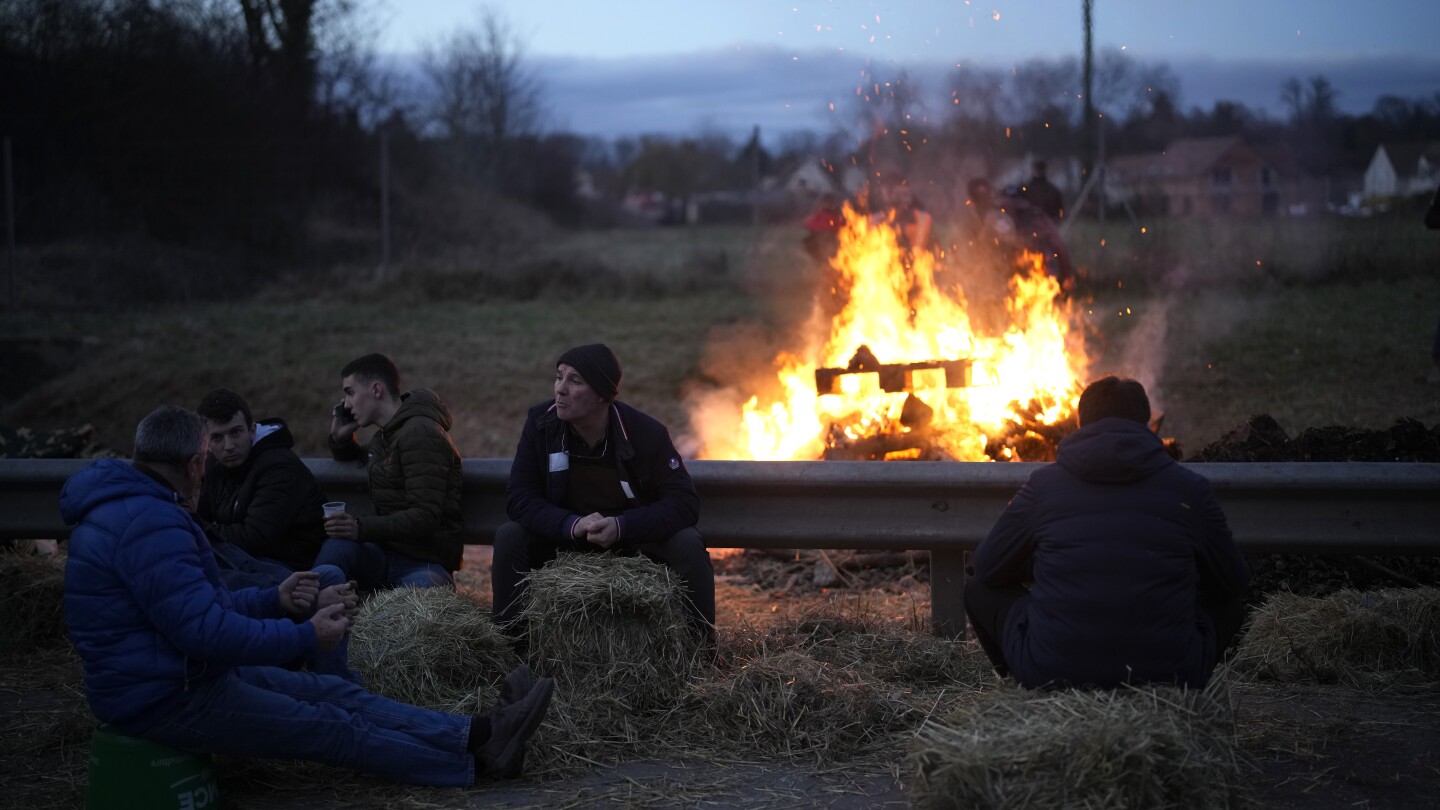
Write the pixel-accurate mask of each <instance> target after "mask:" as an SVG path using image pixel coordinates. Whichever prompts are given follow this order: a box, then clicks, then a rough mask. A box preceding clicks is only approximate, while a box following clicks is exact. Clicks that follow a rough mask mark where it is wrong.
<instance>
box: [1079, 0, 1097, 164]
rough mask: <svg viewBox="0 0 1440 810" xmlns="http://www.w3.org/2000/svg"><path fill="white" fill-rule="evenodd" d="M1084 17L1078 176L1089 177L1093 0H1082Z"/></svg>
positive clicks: (1092, 150)
mask: <svg viewBox="0 0 1440 810" xmlns="http://www.w3.org/2000/svg"><path fill="white" fill-rule="evenodd" d="M1084 3H1085V6H1084V17H1085V82H1084V83H1085V90H1084V93H1085V112H1084V117H1085V122H1084V125H1083V126H1082V127H1081V129H1080V132H1081V144H1080V149H1081V154H1080V176H1081V177H1082V178H1084V179H1085V180H1089V179H1090V173H1091V172H1093V171H1095V130H1096V118H1095V37H1094V31H1095V11H1094V0H1084Z"/></svg>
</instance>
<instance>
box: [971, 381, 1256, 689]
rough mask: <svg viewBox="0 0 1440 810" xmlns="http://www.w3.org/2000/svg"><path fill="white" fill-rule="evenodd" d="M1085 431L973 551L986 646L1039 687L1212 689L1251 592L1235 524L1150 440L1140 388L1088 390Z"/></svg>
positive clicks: (977, 613) (1204, 487)
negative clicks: (1151, 685)
mask: <svg viewBox="0 0 1440 810" xmlns="http://www.w3.org/2000/svg"><path fill="white" fill-rule="evenodd" d="M1079 420H1080V429H1079V430H1077V431H1075V432H1074V433H1072V434H1070V435H1069V436H1066V437H1065V438H1064V439H1063V440H1062V441H1061V442H1060V446H1059V448H1058V450H1057V452H1056V461H1055V462H1054V463H1052V464H1047V465H1045V466H1044V467H1042V468H1040V469H1038V470H1036V471H1035V472H1034V473H1033V474H1032V475H1031V476H1030V479H1029V481H1027V482H1026V483H1025V485H1024V486H1023V487H1022V488H1021V489H1020V491H1019V493H1017V494H1016V495H1015V497H1014V498H1013V499H1012V500H1011V501H1010V504H1009V506H1007V507H1006V508H1005V511H1004V513H1003V514H1002V515H1001V516H1000V519H999V520H998V521H997V522H996V523H995V526H994V527H993V528H992V529H991V530H990V533H989V535H987V536H986V538H985V540H984V541H983V542H981V543H980V547H979V548H977V549H976V551H975V555H974V557H973V559H972V564H973V567H974V571H973V576H971V577H970V578H969V579H968V581H967V582H966V586H965V609H966V612H967V613H968V614H969V616H970V622H971V624H972V625H973V626H974V628H975V635H976V638H977V639H978V640H979V641H980V644H981V646H982V647H983V648H984V650H985V653H986V655H988V656H989V658H990V660H991V662H992V663H993V664H994V665H995V668H996V670H997V671H998V672H1000V673H1001V674H1008V675H1012V676H1014V678H1015V679H1016V680H1017V681H1019V682H1020V684H1021V685H1023V686H1026V687H1030V688H1048V687H1085V686H1093V687H1100V688H1111V687H1116V686H1119V685H1121V684H1143V683H1177V684H1184V685H1187V686H1191V687H1200V686H1204V685H1205V683H1206V682H1207V681H1208V680H1209V679H1210V674H1211V672H1212V670H1213V669H1214V668H1215V665H1216V663H1217V662H1219V661H1220V660H1222V657H1223V656H1224V653H1225V650H1226V649H1227V648H1228V647H1229V646H1230V644H1231V643H1232V641H1233V640H1234V639H1235V637H1236V635H1237V634H1238V633H1239V630H1240V626H1241V623H1242V621H1243V619H1244V612H1245V603H1244V593H1245V589H1246V587H1247V586H1248V585H1249V581H1250V569H1249V566H1248V565H1247V564H1246V562H1245V557H1244V556H1243V555H1242V554H1241V553H1240V549H1239V547H1238V546H1237V545H1236V543H1235V540H1234V538H1233V537H1232V536H1231V534H1230V528H1229V526H1228V524H1227V523H1226V520H1225V513H1224V512H1223V511H1222V510H1221V508H1220V503H1219V501H1218V500H1216V498H1215V494H1214V493H1213V492H1212V491H1211V488H1210V483H1209V482H1208V481H1207V480H1206V479H1205V478H1204V477H1202V476H1201V475H1199V474H1198V473H1195V472H1192V471H1190V470H1188V469H1186V468H1185V467H1183V466H1181V465H1180V464H1178V463H1177V462H1176V461H1175V460H1174V459H1173V458H1171V457H1170V455H1169V454H1168V453H1166V451H1165V445H1164V442H1163V441H1161V439H1160V437H1159V436H1157V435H1155V433H1154V432H1153V431H1152V430H1151V429H1150V427H1149V425H1148V422H1149V420H1150V401H1149V398H1148V397H1147V396H1146V394H1145V389H1144V387H1142V386H1141V385H1140V383H1138V382H1136V381H1135V380H1129V379H1120V378H1117V377H1113V376H1111V377H1105V378H1103V379H1100V380H1097V381H1095V382H1094V383H1091V384H1090V386H1089V387H1087V388H1086V389H1085V391H1084V392H1083V393H1082V394H1081V396H1080V408H1079Z"/></svg>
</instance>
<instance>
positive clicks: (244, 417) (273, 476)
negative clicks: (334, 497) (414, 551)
mask: <svg viewBox="0 0 1440 810" xmlns="http://www.w3.org/2000/svg"><path fill="white" fill-rule="evenodd" d="M195 410H196V412H197V413H199V414H200V416H202V417H204V419H205V430H206V433H207V434H208V435H209V437H210V454H209V456H208V457H207V458H206V460H205V482H204V484H203V485H201V488H200V500H199V503H198V504H197V505H196V508H195V517H196V519H197V520H199V521H200V525H202V526H204V527H205V531H206V533H207V534H209V535H210V542H211V543H212V544H213V545H214V547H215V556H216V557H218V558H219V560H220V563H221V572H220V573H221V575H222V576H224V578H225V582H226V583H227V584H229V585H230V586H231V587H237V588H238V587H248V586H254V587H262V588H263V587H268V586H271V585H277V584H279V583H280V582H281V581H282V580H284V579H285V578H286V577H287V576H289V575H290V574H291V573H292V572H294V571H308V570H310V569H311V566H313V565H314V563H315V555H316V554H317V553H318V552H319V551H320V545H321V543H323V542H324V541H325V528H324V518H323V516H322V510H321V504H322V503H323V502H324V501H325V496H324V495H323V494H322V493H321V492H320V484H319V482H318V481H316V480H315V475H314V474H313V473H311V472H310V468H309V467H306V466H305V462H303V461H301V460H300V457H299V456H297V455H295V451H294V449H293V448H294V447H295V440H294V438H292V437H291V435H290V428H288V427H286V425H285V420H283V419H265V420H262V421H259V422H253V421H251V415H250V405H249V404H247V403H246V402H245V400H244V399H243V398H242V397H241V396H240V395H239V394H236V393H235V392H233V391H228V390H226V389H224V388H217V389H216V390H214V391H211V392H210V393H208V394H206V395H205V398H204V399H203V400H201V401H200V407H198V408H196V409H195ZM317 573H320V574H321V579H322V580H323V579H325V575H326V574H327V573H328V572H327V571H320V572H317ZM335 573H336V574H337V575H339V574H340V572H339V571H338V569H336V570H335ZM339 581H340V582H344V581H345V578H344V576H343V575H340V579H339ZM332 584H336V583H333V582H326V583H325V585H332Z"/></svg>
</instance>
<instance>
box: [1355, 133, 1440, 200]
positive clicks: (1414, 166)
mask: <svg viewBox="0 0 1440 810" xmlns="http://www.w3.org/2000/svg"><path fill="white" fill-rule="evenodd" d="M1437 184H1440V143H1424V144H1422V143H1408V144H1394V143H1391V144H1380V145H1379V146H1377V147H1375V155H1374V156H1373V157H1371V158H1370V165H1369V166H1367V167H1366V168H1365V177H1364V181H1363V184H1362V186H1361V193H1362V196H1364V197H1365V198H1366V199H1377V198H1379V199H1384V198H1393V197H1413V196H1417V195H1421V194H1430V193H1432V192H1434V191H1435V187H1436V185H1437Z"/></svg>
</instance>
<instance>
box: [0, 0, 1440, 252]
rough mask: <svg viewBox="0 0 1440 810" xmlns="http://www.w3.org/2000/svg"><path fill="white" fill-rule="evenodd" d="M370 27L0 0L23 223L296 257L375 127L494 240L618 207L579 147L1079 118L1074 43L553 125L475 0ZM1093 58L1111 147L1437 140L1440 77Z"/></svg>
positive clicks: (900, 159)
mask: <svg viewBox="0 0 1440 810" xmlns="http://www.w3.org/2000/svg"><path fill="white" fill-rule="evenodd" d="M380 30H381V25H380V24H379V23H378V22H377V18H376V16H375V10H374V9H373V8H372V7H371V6H370V5H369V4H368V3H366V2H364V0H165V2H159V1H158V0H0V75H4V76H5V77H6V79H7V80H6V82H5V83H4V89H3V91H0V136H3V137H6V138H9V139H10V140H11V142H12V148H13V152H14V155H15V167H16V168H15V184H14V188H15V196H16V209H17V220H18V221H19V223H21V228H20V232H21V234H22V241H23V242H25V243H29V244H39V243H45V242H51V241H61V240H67V239H76V238H96V237H102V238H118V237H122V236H123V237H126V238H133V237H139V238H141V239H148V240H155V241H158V242H164V243H173V244H181V245H187V246H194V247H200V248H205V249H213V250H225V251H231V250H233V251H238V252H241V253H246V254H254V255H259V256H270V257H285V258H292V259H299V260H303V259H304V258H305V257H306V255H307V251H308V250H311V249H312V248H311V243H312V242H313V239H312V238H311V235H310V233H309V231H307V228H308V227H309V225H310V223H312V222H313V221H314V220H315V219H316V218H317V217H323V218H330V219H336V220H340V221H344V222H347V223H351V224H354V225H355V226H356V227H357V228H360V229H364V228H372V227H373V226H374V225H375V223H376V222H377V218H378V216H379V205H380V183H381V177H380V161H379V157H378V156H379V154H380V148H381V143H382V140H383V142H384V144H385V147H386V148H387V150H388V156H389V159H390V165H391V168H392V171H391V177H393V178H394V181H393V188H392V194H393V195H394V197H395V199H396V201H397V204H396V205H395V206H394V210H395V212H396V217H397V219H398V222H397V234H398V236H399V238H400V239H402V240H408V241H409V242H410V243H412V244H420V243H425V242H428V241H437V242H444V241H446V240H466V239H481V238H486V236H485V234H484V233H482V232H478V231H477V229H476V226H475V225H474V217H476V216H477V215H478V216H483V215H484V211H485V210H487V207H488V206H490V205H491V202H492V201H494V200H501V199H503V200H508V201H509V202H510V203H512V204H516V205H519V206H524V207H528V208H531V209H535V210H538V211H541V212H543V213H544V214H545V215H546V216H548V217H549V218H550V219H552V220H553V221H555V222H557V223H560V224H561V225H581V224H608V223H610V222H613V218H610V217H607V216H606V215H605V213H604V212H605V211H606V210H609V208H611V207H613V206H609V205H608V204H607V205H603V206H596V205H594V204H593V203H589V202H587V200H586V199H585V198H583V197H582V195H581V194H580V189H579V188H578V186H577V177H578V176H579V172H580V171H581V170H583V172H584V174H585V175H586V176H587V177H588V178H590V180H591V184H592V185H593V188H594V190H595V191H597V192H598V193H600V194H601V195H602V196H603V197H605V198H607V199H608V200H616V199H619V198H621V197H623V196H624V195H625V194H627V193H632V192H636V191H660V192H664V193H666V194H669V195H672V196H677V197H681V198H683V197H686V196H690V195H694V194H698V193H701V192H705V191H715V190H726V189H735V188H744V187H747V186H748V185H749V184H751V183H753V182H754V180H755V174H756V172H757V171H758V172H759V173H760V174H761V175H773V176H778V175H780V174H783V173H784V172H786V171H788V170H790V169H792V168H794V167H795V166H797V165H799V164H800V163H801V162H804V161H807V160H819V161H822V162H823V164H824V165H826V166H831V167H842V166H846V165H857V166H865V167H871V168H874V167H879V170H880V171H882V172H884V173H891V174H894V175H899V176H911V177H920V176H930V177H946V176H951V177H954V176H955V175H954V172H958V171H960V169H959V168H958V166H959V165H960V164H961V161H962V160H968V161H970V164H971V165H973V163H974V161H977V160H978V161H980V162H981V163H982V165H985V166H998V165H1001V164H1002V163H1004V162H1006V161H1013V160H1015V159H1017V158H1019V157H1022V156H1025V155H1041V156H1048V157H1055V158H1059V157H1068V156H1074V155H1076V154H1077V145H1078V144H1080V143H1081V142H1082V140H1083V133H1082V129H1083V124H1084V123H1085V122H1084V121H1083V120H1082V118H1083V115H1084V110H1085V106H1086V105H1085V103H1084V102H1085V100H1084V99H1083V98H1082V94H1080V93H1079V92H1078V91H1079V88H1080V87H1081V78H1080V76H1081V71H1082V66H1081V64H1080V62H1079V60H1078V58H1069V57H1066V58H1052V59H1035V60H1031V61H1028V62H1025V63H1022V64H1020V65H1017V66H1016V67H1015V68H1013V69H1009V70H997V69H991V68H987V67H983V66H977V65H963V66H961V67H958V68H956V69H955V70H952V71H951V72H950V73H949V75H947V76H946V77H945V78H944V79H943V80H942V81H943V82H944V85H943V86H941V87H938V88H937V87H925V86H923V85H922V82H920V81H919V80H917V79H916V78H915V77H913V76H912V75H910V74H908V73H906V72H904V71H896V72H894V73H893V75H881V74H880V73H879V72H877V73H876V74H875V75H872V76H867V77H865V79H864V80H863V81H862V83H861V84H860V86H859V87H858V88H857V92H856V93H855V95H854V100H853V102H852V106H851V107H850V108H849V109H845V110H840V111H838V116H839V120H840V121H841V123H840V125H838V126H836V127H835V128H834V129H832V130H831V131H828V132H799V133H786V134H784V135H783V136H781V137H779V138H773V139H772V140H771V146H770V147H769V148H767V147H766V146H765V145H764V144H763V143H762V142H761V140H760V139H759V138H756V137H751V138H750V139H748V140H736V139H734V138H732V137H731V136H729V135H727V134H725V133H723V132H718V131H716V132H698V133H692V134H688V135H674V134H653V135H645V136H637V137H632V138H621V139H616V140H610V141H606V140H601V139H596V138H586V137H581V136H577V135H574V134H571V133H565V132H556V131H551V130H549V129H548V128H547V125H546V115H545V89H544V87H543V85H542V84H541V83H540V82H539V80H538V79H537V76H536V74H535V73H534V72H533V70H532V69H531V67H530V66H529V65H528V64H527V60H526V58H525V52H524V47H523V42H522V41H521V40H520V38H519V37H518V36H517V35H516V34H515V32H514V31H513V30H512V29H511V28H510V27H509V26H508V25H507V23H506V21H505V19H504V18H503V16H501V15H500V14H498V13H497V12H495V11H493V10H486V11H483V12H482V13H481V14H480V15H479V16H478V17H477V18H476V20H475V23H474V24H473V25H470V26H461V27H457V28H455V29H453V30H452V31H451V32H450V33H448V34H447V35H445V36H443V37H441V38H440V39H439V40H437V41H436V42H434V43H433V44H432V45H431V46H430V47H429V48H428V49H427V50H426V52H425V53H424V54H423V56H422V58H421V59H420V60H419V62H418V69H415V70H402V69H397V67H396V66H394V65H393V64H387V63H386V62H384V61H383V60H382V59H381V58H380V57H379V56H378V55H377V54H376V49H375V43H376V42H377V37H378V34H379V32H380ZM1094 77H1095V81H1094V88H1095V89H1094V98H1093V99H1089V101H1090V103H1091V106H1092V108H1093V109H1095V110H1096V112H1097V115H1098V117H1099V121H1098V122H1097V123H1098V126H1099V130H1100V135H1101V137H1100V143H1101V144H1102V148H1103V150H1104V152H1105V153H1106V154H1107V155H1111V156H1114V155H1120V154H1126V153H1130V152H1141V151H1150V150H1156V149H1160V148H1163V147H1164V146H1165V145H1166V144H1167V143H1170V142H1172V141H1174V140H1175V139H1177V138H1181V137H1201V136H1217V135H1240V136H1244V137H1246V138H1248V139H1250V140H1252V141H1255V142H1258V143H1272V144H1278V145H1283V146H1285V147H1286V151H1287V153H1288V154H1290V155H1292V156H1293V158H1294V160H1295V162H1296V165H1297V167H1298V169H1300V170H1303V171H1304V172H1307V173H1310V174H1314V175H1322V176H1323V175H1340V174H1344V173H1354V172H1357V171H1359V170H1361V169H1363V167H1364V164H1365V162H1366V161H1368V160H1369V158H1370V156H1371V154H1373V151H1374V148H1375V146H1376V145H1377V144H1379V143H1381V142H1385V141H1390V140H1416V139H1433V138H1437V137H1440V93H1436V94H1435V95H1433V96H1431V97H1429V98H1422V99H1406V98H1400V97H1395V96H1386V97H1384V98H1381V99H1380V100H1378V101H1377V102H1376V103H1375V105H1374V107H1373V109H1372V110H1371V111H1370V112H1368V113H1365V114H1363V115H1351V114H1346V113H1343V112H1341V111H1340V110H1339V108H1338V106H1337V103H1336V101H1337V92H1336V90H1335V88H1334V87H1333V86H1332V85H1331V84H1330V83H1329V82H1328V80H1327V79H1326V78H1325V77H1323V76H1313V77H1303V78H1302V77H1296V78H1294V79H1292V80H1290V81H1287V82H1286V83H1285V84H1284V85H1283V86H1282V87H1279V88H1276V93H1277V99H1278V100H1279V101H1281V103H1282V105H1283V108H1284V109H1285V111H1286V114H1285V116H1284V117H1279V118H1277V117H1272V116H1270V115H1268V114H1267V113H1265V112H1263V111H1258V110H1252V109H1248V108H1246V107H1245V106H1244V105H1242V104H1239V103H1235V102H1228V101H1221V102H1217V103H1215V104H1214V105H1213V106H1212V107H1211V108H1210V109H1201V108H1198V107H1195V108H1191V109H1189V110H1188V111H1187V110H1184V109H1182V106H1181V103H1180V100H1181V98H1182V96H1181V89H1180V82H1179V80H1178V79H1177V78H1176V77H1175V76H1174V75H1173V73H1172V72H1171V70H1170V69H1169V68H1168V67H1167V66H1166V65H1164V64H1145V63H1142V62H1139V61H1137V60H1133V59H1131V58H1129V57H1128V56H1126V55H1125V54H1123V53H1121V52H1120V51H1118V50H1111V51H1102V52H1100V53H1099V54H1097V59H1096V60H1095V65H1094ZM932 81H933V80H932ZM937 98H940V99H944V101H943V102H937V101H936V99H937ZM946 172H951V173H950V174H946ZM956 179H957V182H960V183H962V184H963V178H959V177H957V178H956ZM483 230H484V229H483V228H482V229H480V231H483Z"/></svg>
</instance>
